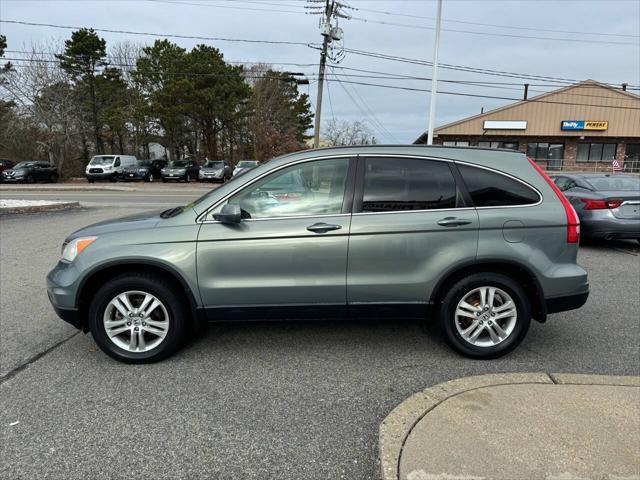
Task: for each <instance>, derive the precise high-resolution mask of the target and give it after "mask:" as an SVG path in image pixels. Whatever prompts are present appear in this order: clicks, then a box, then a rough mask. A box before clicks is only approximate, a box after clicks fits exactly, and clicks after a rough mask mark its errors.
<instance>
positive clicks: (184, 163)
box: [169, 160, 189, 168]
mask: <svg viewBox="0 0 640 480" xmlns="http://www.w3.org/2000/svg"><path fill="white" fill-rule="evenodd" d="M188 164H189V162H187V161H186V160H176V161H175V162H171V163H169V166H170V167H171V168H184V167H186V166H187V165H188Z"/></svg>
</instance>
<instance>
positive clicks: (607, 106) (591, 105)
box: [339, 80, 640, 110]
mask: <svg viewBox="0 0 640 480" xmlns="http://www.w3.org/2000/svg"><path fill="white" fill-rule="evenodd" d="M339 82H341V83H350V84H354V85H365V86H369V87H380V88H390V89H394V90H406V91H411V92H427V93H430V92H431V90H429V89H425V88H412V87H399V86H394V85H382V84H379V83H366V82H355V81H348V80H339ZM438 94H442V95H456V96H461V97H475V98H490V99H496V100H510V101H514V102H521V101H525V102H529V103H549V104H555V105H573V106H579V107H600V108H619V109H622V110H640V107H625V106H620V105H595V104H588V103H572V102H554V101H551V100H544V99H536V97H533V98H529V99H527V100H522V99H521V98H511V97H498V96H493V95H480V94H473V93H463V92H447V91H443V90H438Z"/></svg>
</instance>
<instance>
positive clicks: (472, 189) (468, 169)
mask: <svg viewBox="0 0 640 480" xmlns="http://www.w3.org/2000/svg"><path fill="white" fill-rule="evenodd" d="M458 169H459V170H460V174H461V175H462V179H463V180H464V183H465V185H466V186H467V190H468V191H469V195H470V196H471V200H472V201H473V204H474V206H476V207H506V206H514V205H532V204H535V203H538V202H539V201H540V195H539V194H538V192H536V191H535V190H534V189H532V188H531V187H529V186H527V185H525V184H524V183H522V182H519V181H517V180H514V179H513V178H509V177H507V176H506V175H502V174H500V173H497V172H492V171H490V170H485V169H483V168H477V167H472V166H469V165H460V164H458Z"/></svg>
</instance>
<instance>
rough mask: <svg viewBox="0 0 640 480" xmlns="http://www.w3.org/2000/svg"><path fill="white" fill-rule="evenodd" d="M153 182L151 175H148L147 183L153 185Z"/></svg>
mask: <svg viewBox="0 0 640 480" xmlns="http://www.w3.org/2000/svg"><path fill="white" fill-rule="evenodd" d="M153 180H154V178H153V173H150V174H149V176H148V177H147V182H149V183H153Z"/></svg>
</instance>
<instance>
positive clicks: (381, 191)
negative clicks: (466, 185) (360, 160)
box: [362, 158, 457, 212]
mask: <svg viewBox="0 0 640 480" xmlns="http://www.w3.org/2000/svg"><path fill="white" fill-rule="evenodd" d="M456 193H457V192H456V183H455V180H454V179H453V175H452V174H451V170H450V169H449V165H448V164H447V163H445V162H435V161H430V160H418V159H409V158H368V159H366V160H365V172H364V192H363V199H362V211H363V212H391V211H402V210H431V209H436V208H454V207H455V206H456V196H457V195H456Z"/></svg>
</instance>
